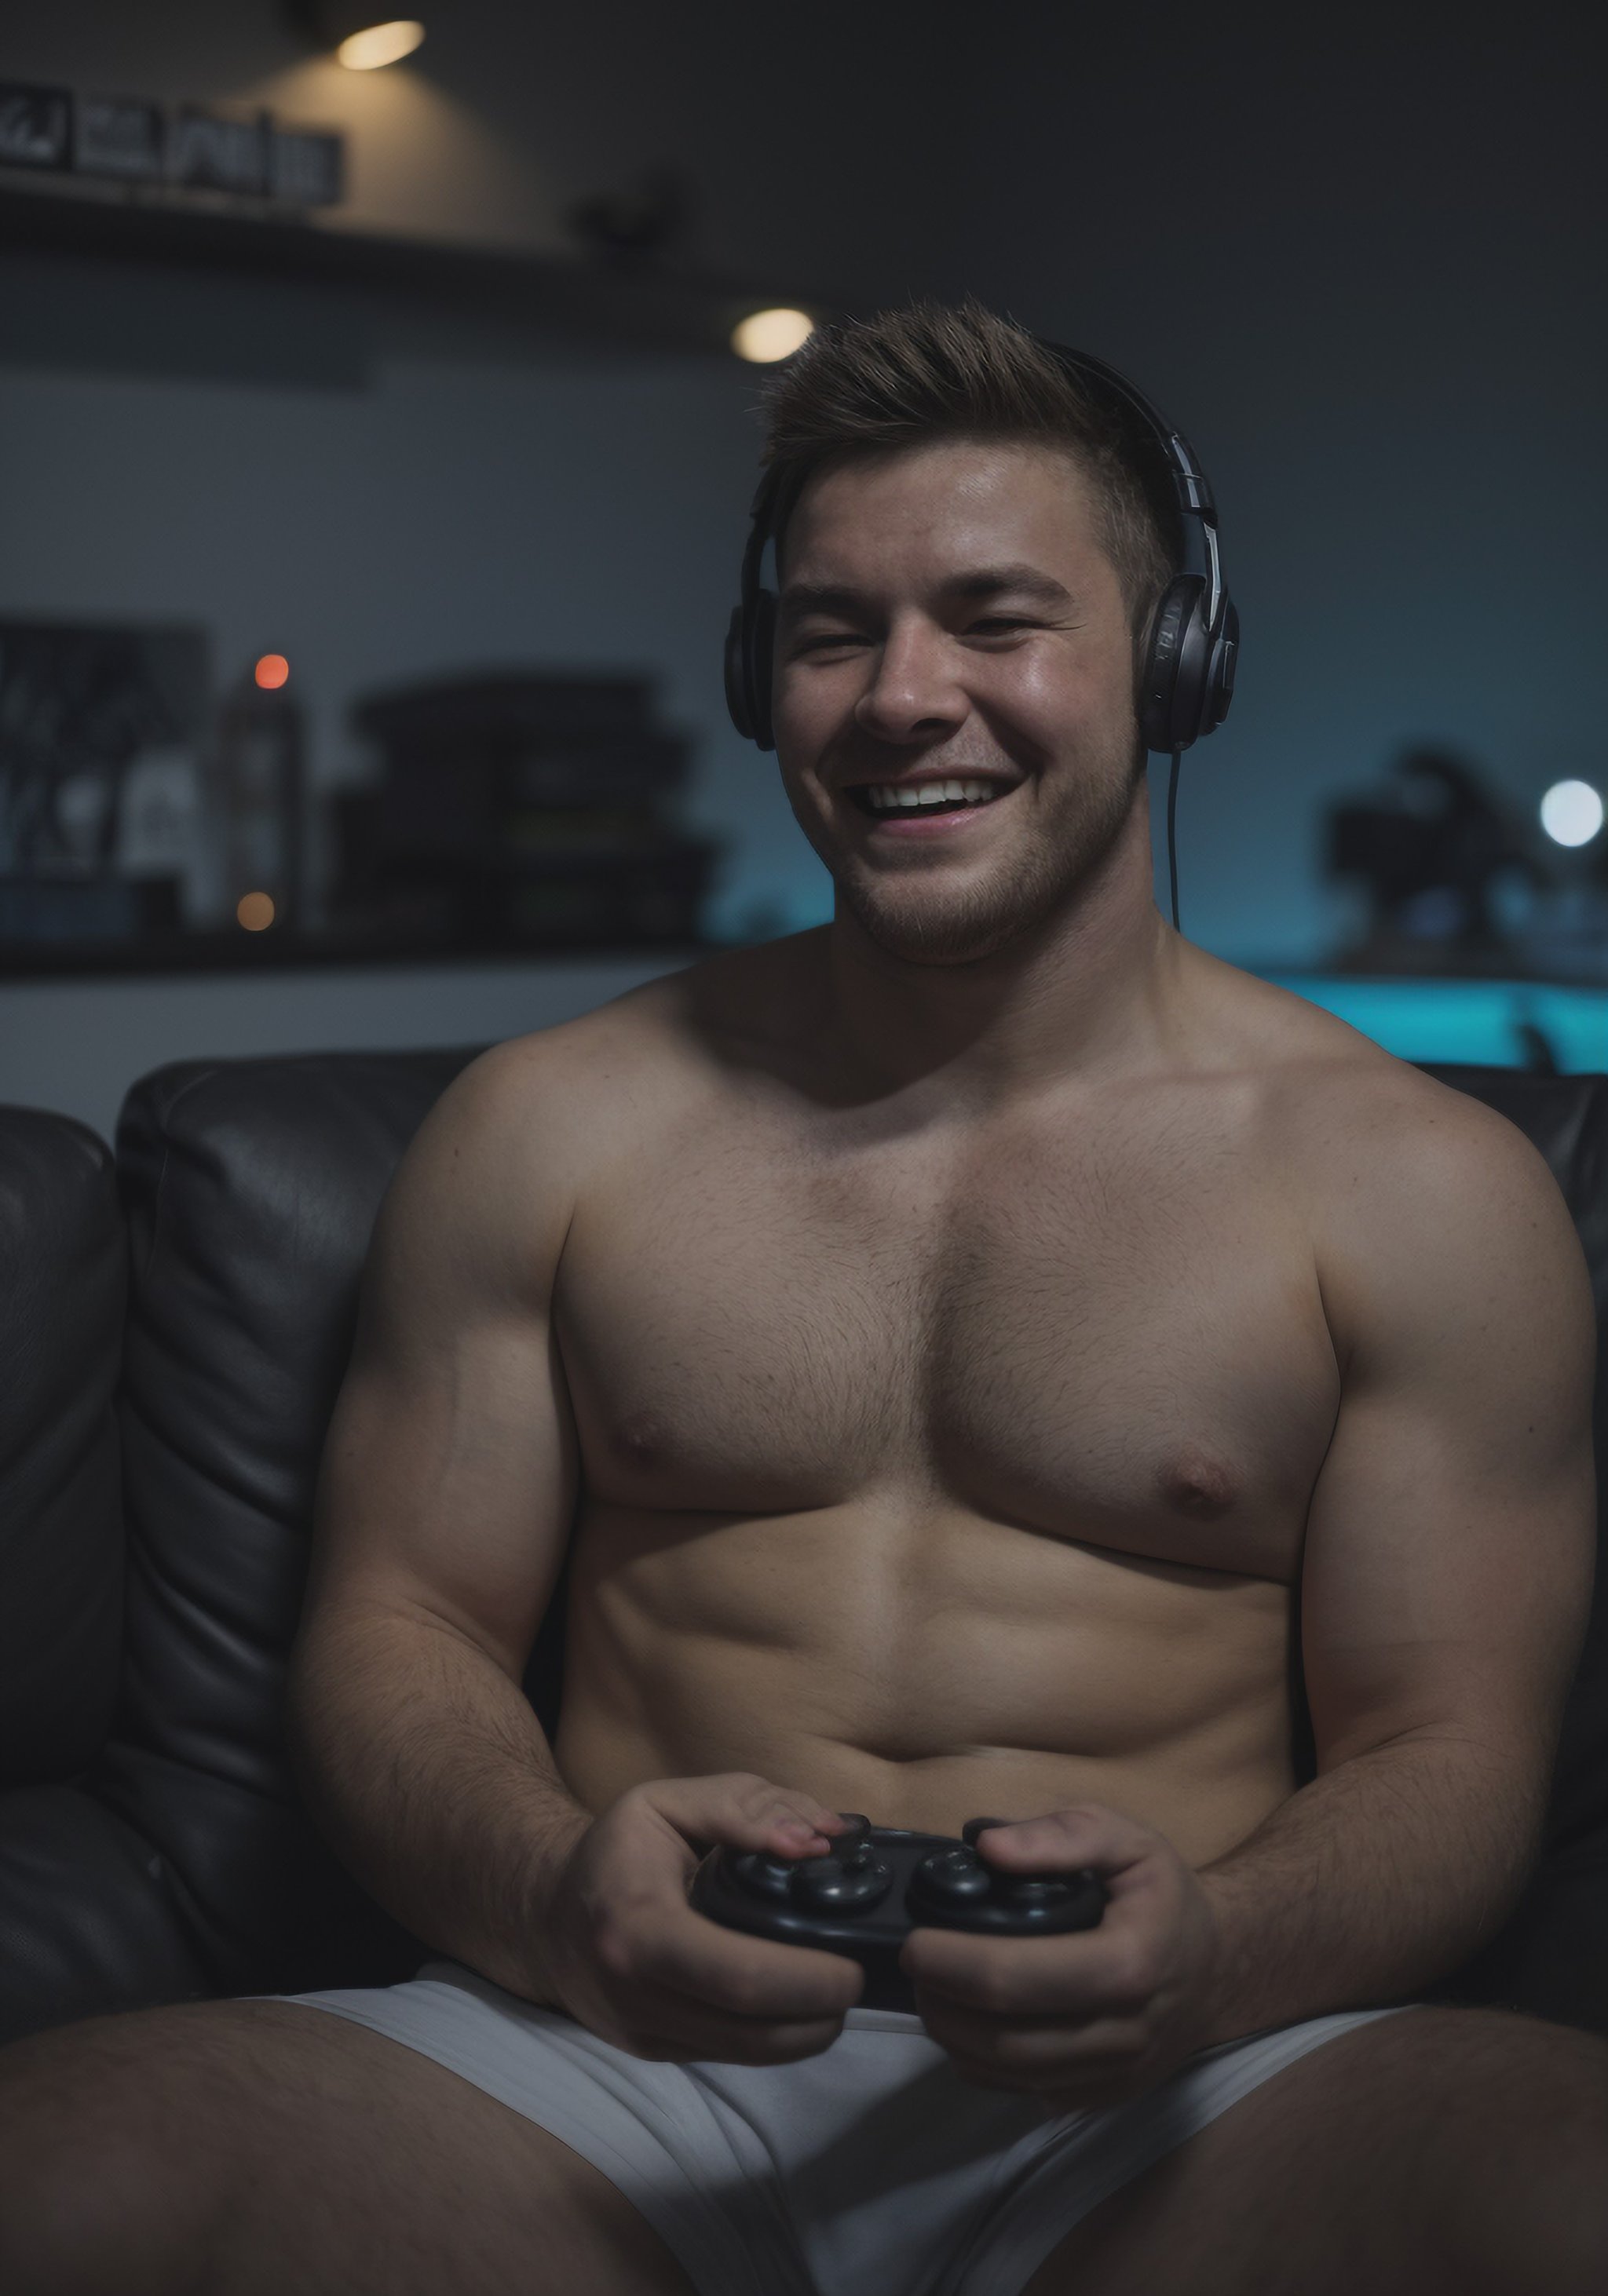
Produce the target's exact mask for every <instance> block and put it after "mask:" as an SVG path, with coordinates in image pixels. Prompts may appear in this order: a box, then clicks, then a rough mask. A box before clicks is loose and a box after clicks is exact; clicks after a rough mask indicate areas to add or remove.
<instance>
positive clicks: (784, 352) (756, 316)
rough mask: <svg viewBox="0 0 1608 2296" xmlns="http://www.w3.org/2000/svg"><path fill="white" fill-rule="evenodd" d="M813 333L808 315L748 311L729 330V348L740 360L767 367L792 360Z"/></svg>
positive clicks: (803, 313) (814, 326)
mask: <svg viewBox="0 0 1608 2296" xmlns="http://www.w3.org/2000/svg"><path fill="white" fill-rule="evenodd" d="M815 331H816V323H815V321H814V320H813V319H812V318H811V317H810V316H809V314H808V311H781V310H777V311H751V312H750V314H749V316H748V317H747V318H746V319H740V320H739V321H738V323H737V324H736V325H735V326H734V328H733V329H732V348H733V349H734V351H735V352H736V354H737V357H739V358H744V359H751V360H752V361H753V362H754V364H755V365H757V366H769V365H772V364H773V362H774V361H775V360H776V359H784V358H791V357H792V355H793V353H794V352H795V351H796V350H797V349H798V348H799V346H800V343H807V342H808V340H809V338H810V337H811V335H813V334H814V332H815Z"/></svg>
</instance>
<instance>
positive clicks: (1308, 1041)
mask: <svg viewBox="0 0 1608 2296" xmlns="http://www.w3.org/2000/svg"><path fill="white" fill-rule="evenodd" d="M1239 980H1242V981H1243V982H1244V984H1245V985H1244V988H1243V989H1240V990H1237V992H1236V994H1235V996H1234V998H1233V1000H1232V1001H1233V1005H1234V1008H1235V1012H1236V1015H1237V1018H1238V1021H1239V1024H1240V1025H1241V1026H1243V1028H1244V1029H1246V1030H1247V1032H1248V1034H1249V1035H1250V1036H1251V1037H1253V1039H1254V1041H1255V1042H1256V1043H1257V1044H1258V1045H1259V1046H1260V1047H1261V1049H1262V1058H1261V1064H1260V1067H1259V1078H1260V1082H1261V1085H1262V1088H1263V1089H1262V1101H1263V1106H1264V1108H1265V1111H1266V1120H1267V1123H1268V1128H1269V1133H1270V1136H1271V1141H1272V1144H1273V1147H1274V1150H1275V1152H1276V1157H1277V1160H1278V1167H1279V1169H1280V1170H1281V1171H1282V1172H1283V1173H1284V1175H1285V1176H1286V1177H1287V1180H1288V1184H1289V1185H1290V1186H1291V1188H1292V1191H1293V1192H1294V1193H1296V1195H1297V1197H1298V1199H1299V1201H1300V1205H1301V1207H1302V1210H1303V1212H1304V1214H1305V1218H1306V1222H1307V1225H1308V1228H1309V1234H1311V1237H1312V1242H1313V1250H1314V1256H1315V1259H1316V1262H1317V1270H1318V1276H1319V1282H1320V1285H1321V1288H1322V1291H1323V1295H1324V1300H1325V1307H1326V1308H1327V1309H1328V1311H1329V1319H1330V1324H1331V1328H1332V1331H1333V1334H1334V1337H1335V1341H1336V1346H1337V1349H1340V1350H1341V1352H1342V1357H1343V1356H1344V1355H1348V1354H1350V1353H1353V1352H1355V1350H1356V1349H1357V1348H1358V1346H1360V1345H1361V1344H1363V1342H1364V1341H1365V1339H1372V1340H1374V1341H1377V1340H1378V1339H1379V1338H1380V1337H1381V1336H1382V1334H1383V1333H1386V1332H1387V1331H1390V1330H1395V1331H1398V1332H1400V1333H1404V1334H1405V1333H1410V1332H1414V1331H1421V1330H1422V1329H1423V1326H1424V1324H1425V1323H1426V1320H1427V1321H1433V1319H1434V1318H1435V1317H1437V1316H1439V1317H1440V1318H1442V1319H1444V1318H1445V1317H1446V1316H1448V1315H1451V1314H1458V1315H1462V1316H1469V1315H1473V1314H1475V1313H1476V1312H1477V1313H1478V1315H1479V1316H1480V1319H1481V1321H1482V1322H1483V1321H1485V1320H1487V1319H1488V1318H1489V1317H1490V1316H1496V1317H1498V1318H1500V1317H1503V1316H1509V1317H1519V1318H1521V1319H1525V1318H1531V1317H1533V1318H1534V1319H1535V1320H1536V1321H1537V1322H1538V1323H1540V1324H1546V1326H1547V1327H1548V1328H1549V1329H1550V1330H1552V1331H1553V1332H1555V1333H1557V1334H1558V1337H1559V1339H1560V1341H1561V1343H1562V1345H1563V1349H1564V1351H1565V1353H1569V1352H1572V1353H1574V1354H1575V1355H1577V1356H1578V1354H1579V1350H1580V1349H1582V1348H1585V1349H1587V1352H1588V1351H1589V1345H1590V1338H1591V1333H1592V1329H1593V1311H1592V1301H1591V1293H1590V1284H1589V1279H1588V1276H1587V1270H1586V1265H1585V1258H1584V1254H1583V1252H1582V1251H1581V1248H1580V1243H1579V1237H1578V1235H1577V1234H1576V1231H1575V1227H1574V1223H1573V1220H1572V1219H1571V1216H1570V1212H1569V1209H1568V1206H1567V1205H1566V1203H1565V1202H1564V1201H1563V1193H1562V1191H1561V1190H1560V1188H1559V1186H1558V1185H1557V1182H1556V1181H1555V1178H1554V1177H1553V1175H1552V1172H1551V1169H1550V1168H1549V1167H1548V1165H1547V1163H1546V1159H1545V1157H1544V1156H1543V1155H1542V1154H1541V1152H1540V1151H1539V1150H1538V1148H1537V1147H1536V1146H1535V1145H1534V1144H1533V1143H1532V1142H1531V1141H1530V1139H1529V1138H1528V1137H1527V1136H1526V1135H1525V1134H1524V1133H1523V1132H1522V1131H1521V1130H1520V1128H1519V1127H1518V1126H1517V1125H1516V1124H1514V1123H1513V1122H1512V1121H1511V1120H1510V1119H1508V1118H1507V1117H1505V1116H1503V1115H1502V1114H1500V1113H1499V1112H1498V1111H1497V1110H1496V1109H1493V1108H1491V1107H1489V1105H1488V1104H1487V1103H1485V1102H1483V1101H1481V1100H1478V1099H1476V1098H1475V1097H1474V1096H1473V1095H1472V1094H1471V1093H1466V1092H1460V1091H1458V1090H1457V1089H1456V1087H1454V1086H1452V1085H1448V1084H1445V1083H1442V1082H1441V1080H1440V1078H1437V1077H1432V1076H1430V1075H1428V1074H1426V1073H1425V1071H1424V1070H1422V1069H1420V1068H1416V1067H1415V1066H1414V1065H1413V1064H1412V1063H1411V1062H1407V1061H1403V1060H1399V1059H1398V1058H1396V1057H1395V1055H1394V1054H1390V1053H1387V1052H1385V1051H1384V1050H1383V1049H1382V1047H1381V1046H1378V1045H1376V1044H1374V1042H1373V1041H1372V1040H1371V1039H1370V1038H1368V1037H1364V1036H1363V1035H1362V1034H1361V1033H1360V1031H1358V1029H1353V1028H1351V1027H1350V1025H1349V1024H1348V1023H1347V1022H1345V1021H1341V1020H1339V1019H1338V1018H1337V1017H1336V1016H1335V1015H1334V1014H1333V1013H1327V1012H1325V1011H1323V1010H1321V1009H1320V1008H1319V1007H1317V1006H1316V1005H1310V1004H1309V1003H1308V1002H1307V1001H1306V1000H1305V999H1304V998H1302V997H1300V996H1293V995H1292V994H1291V992H1289V991H1288V990H1285V989H1281V988H1275V987H1274V986H1273V985H1272V984H1271V983H1268V982H1263V981H1258V980H1252V979H1251V977H1250V976H1248V975H1241V976H1239Z"/></svg>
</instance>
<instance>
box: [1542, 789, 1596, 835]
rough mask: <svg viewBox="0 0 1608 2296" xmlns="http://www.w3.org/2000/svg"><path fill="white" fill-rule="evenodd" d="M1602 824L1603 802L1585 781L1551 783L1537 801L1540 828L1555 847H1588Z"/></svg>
mask: <svg viewBox="0 0 1608 2296" xmlns="http://www.w3.org/2000/svg"><path fill="white" fill-rule="evenodd" d="M1602 825H1603V800H1602V799H1601V798H1600V797H1599V796H1598V795H1597V792H1596V790H1594V789H1593V788H1592V786H1591V783H1589V782H1555V783H1553V785H1552V787H1551V788H1550V789H1549V790H1548V791H1547V792H1546V796H1545V797H1544V798H1543V799H1541V826H1542V828H1543V829H1544V830H1545V831H1546V834H1547V835H1548V837H1550V838H1551V840H1552V841H1553V843H1554V844H1555V845H1589V844H1590V842H1591V840H1592V839H1593V838H1594V837H1595V836H1596V833H1597V831H1598V830H1599V829H1600V828H1601V827H1602Z"/></svg>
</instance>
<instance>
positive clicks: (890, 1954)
mask: <svg viewBox="0 0 1608 2296" xmlns="http://www.w3.org/2000/svg"><path fill="white" fill-rule="evenodd" d="M845 1815H846V1816H848V1819H849V1825H848V1829H847V1830H846V1831H845V1832H844V1833H841V1834H839V1835H837V1836H835V1837H834V1838H833V1847H832V1849H831V1852H830V1854H829V1855H827V1856H826V1857H804V1858H785V1857H776V1856H774V1855H772V1854H769V1853H767V1852H765V1851H760V1850H731V1849H713V1850H711V1851H710V1853H709V1855H708V1857H705V1858H704V1859H703V1860H702V1861H701V1864H700V1866H699V1867H698V1869H697V1872H696V1873H695V1874H693V1883H692V1890H691V1900H692V1904H693V1907H694V1908H695V1909H696V1910H697V1911H698V1912H699V1913H701V1914H706V1915H708V1916H709V1918H710V1920H711V1921H716V1922H719V1923H721V1924H722V1925H723V1926H724V1927H726V1928H727V1929H734V1930H741V1931H744V1932H745V1933H746V1934H748V1935H749V1936H751V1937H762V1938H768V1939H773V1940H774V1941H775V1942H776V1943H778V1944H783V1945H801V1946H808V1947H811V1948H815V1949H816V1951H821V1950H825V1951H826V1952H828V1953H841V1954H844V1955H847V1956H849V1958H850V1959H852V1960H856V1961H857V1962H858V1963H859V1964H860V1965H861V1967H862V1968H863V1969H864V1970H865V1972H866V1989H865V1992H864V1994H863V1995H862V1997H861V2003H860V2005H861V2006H862V2007H863V2008H867V2009H904V2010H914V2008H915V1991H914V1989H913V1988H912V1986H911V1983H910V1980H909V1979H908V1978H907V1976H906V1974H905V1972H904V1971H903V1970H902V1969H901V1968H900V1967H899V1965H898V1955H899V1948H900V1947H901V1946H902V1945H903V1944H904V1941H905V1939H907V1937H908V1936H909V1934H910V1931H912V1930H913V1929H915V1928H917V1927H924V1928H929V1929H959V1930H969V1931H973V1932H977V1933H981V1934H986V1935H989V1936H994V1937H1009V1938H1032V1937H1058V1936H1061V1935H1063V1934H1064V1933H1066V1932H1067V1931H1072V1930H1084V1929H1093V1928H1094V1927H1095V1925H1096V1924H1097V1923H1098V1922H1099V1920H1100V1917H1101V1915H1102V1913H1103V1910H1104V1907H1105V1902H1106V1892H1105V1888H1104V1885H1103V1882H1101V1881H1100V1880H1099V1879H1098V1877H1097V1876H1096V1875H1095V1874H1090V1873H1087V1872H1082V1873H1072V1874H1001V1873H998V1872H997V1871H996V1869H995V1868H994V1867H992V1866H989V1864H988V1863H987V1862H986V1860H985V1859H984V1858H983V1857H981V1856H980V1854H979V1852H978V1849H977V1847H976V1837H977V1835H978V1834H979V1833H982V1832H983V1831H984V1830H985V1829H986V1828H987V1827H988V1826H989V1825H997V1824H1002V1823H1004V1822H1005V1821H1003V1820H999V1819H989V1818H972V1819H970V1820H968V1822H967V1824H966V1825H965V1827H964V1839H963V1840H961V1841H956V1840H955V1839H954V1838H953V1836H952V1835H948V1834H941V1833H907V1832H905V1831H903V1830H901V1829H899V1828H898V1827H894V1826H876V1825H872V1823H871V1821H870V1820H869V1818H866V1817H863V1816H859V1815H858V1814H857V1813H845Z"/></svg>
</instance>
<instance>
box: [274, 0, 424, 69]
mask: <svg viewBox="0 0 1608 2296" xmlns="http://www.w3.org/2000/svg"><path fill="white" fill-rule="evenodd" d="M287 6H288V8H289V11H290V14H291V19H292V21H294V22H295V24H296V26H297V28H298V29H299V30H300V31H303V32H305V33H306V34H307V35H308V37H309V39H312V40H314V41H316V44H317V45H318V46H319V47H321V48H325V49H330V48H332V49H333V50H334V53H335V60H336V61H337V62H338V63H342V64H344V65H345V66H346V68H347V70H348V71H378V70H380V67H381V64H394V63H398V62H399V61H400V60H401V59H402V57H404V56H411V55H412V53H413V52H414V49H415V48H416V47H417V46H418V45H419V44H420V42H421V41H422V40H423V37H424V27H423V24H421V23H420V22H419V21H418V20H417V18H416V17H413V16H387V15H386V14H385V13H384V12H383V9H382V6H381V5H378V4H375V0H369V4H368V5H367V6H366V7H365V6H363V5H361V4H353V0H287Z"/></svg>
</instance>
